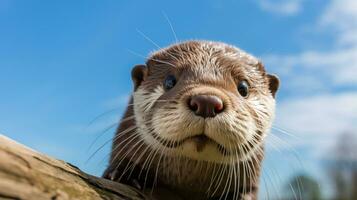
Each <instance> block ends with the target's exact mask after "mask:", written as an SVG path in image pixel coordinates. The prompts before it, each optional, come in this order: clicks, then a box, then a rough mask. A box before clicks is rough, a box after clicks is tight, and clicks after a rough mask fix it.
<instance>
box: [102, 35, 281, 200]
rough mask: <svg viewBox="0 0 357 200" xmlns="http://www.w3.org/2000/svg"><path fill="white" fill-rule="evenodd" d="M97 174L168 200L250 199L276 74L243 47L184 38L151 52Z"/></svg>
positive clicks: (270, 113) (272, 106)
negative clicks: (102, 168) (173, 197)
mask: <svg viewBox="0 0 357 200" xmlns="http://www.w3.org/2000/svg"><path fill="white" fill-rule="evenodd" d="M131 77H132V80H133V84H134V91H133V93H132V97H131V100H130V102H129V104H128V106H127V109H126V112H125V115H124V116H123V119H122V120H121V121H120V125H119V127H118V129H117V132H116V135H115V137H114V139H113V146H112V152H111V159H110V163H109V166H108V168H107V170H106V171H105V173H104V177H106V178H108V179H111V180H115V181H118V182H121V183H125V184H130V185H132V186H134V187H137V188H138V189H141V190H143V191H147V190H148V189H149V190H150V191H151V192H150V193H149V194H150V195H152V196H153V197H154V198H156V199H167V197H166V198H164V197H163V194H161V195H160V192H162V191H172V192H173V193H175V194H176V195H177V196H178V197H179V198H180V199H221V198H226V199H257V194H258V185H259V177H260V170H261V164H262V159H263V157H264V141H265V137H266V136H267V134H269V130H270V128H271V124H272V122H273V120H274V112H275V94H276V92H277V90H278V87H279V79H278V78H277V76H275V75H271V74H268V73H267V72H266V71H265V68H264V66H263V64H262V62H261V61H260V60H258V59H256V58H255V57H253V56H252V55H250V54H248V53H246V52H244V51H243V50H241V49H239V48H237V47H234V46H232V45H228V44H225V43H220V42H211V41H187V42H183V43H178V44H174V45H172V46H169V47H167V48H164V49H160V50H159V51H156V52H154V53H152V54H151V55H150V56H149V57H148V58H147V60H146V64H142V65H137V66H135V67H134V68H133V70H132V74H131Z"/></svg>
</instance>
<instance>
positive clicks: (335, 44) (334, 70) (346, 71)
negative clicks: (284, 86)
mask: <svg viewBox="0 0 357 200" xmlns="http://www.w3.org/2000/svg"><path fill="white" fill-rule="evenodd" d="M315 26H316V27H317V28H319V29H320V30H319V34H323V33H324V32H325V33H328V34H331V33H333V34H335V35H334V37H333V38H332V40H331V46H332V47H331V48H330V49H328V50H327V49H324V50H315V51H303V52H300V53H297V54H292V55H278V54H273V55H265V56H263V61H264V62H265V64H266V65H267V66H273V67H275V68H276V70H277V73H278V74H281V75H283V76H287V77H289V79H290V80H291V86H294V85H297V84H296V81H295V79H297V81H301V79H302V78H303V77H305V76H311V75H312V76H314V77H316V79H315V80H314V81H315V83H317V84H318V85H325V87H330V86H344V85H355V84H356V83H357V1H355V0H331V1H330V2H329V4H328V5H327V6H326V8H325V10H323V12H322V14H321V16H320V17H318V19H317V21H316V22H315ZM310 82H311V78H310V81H309V82H307V83H310ZM309 86H310V85H306V87H309Z"/></svg>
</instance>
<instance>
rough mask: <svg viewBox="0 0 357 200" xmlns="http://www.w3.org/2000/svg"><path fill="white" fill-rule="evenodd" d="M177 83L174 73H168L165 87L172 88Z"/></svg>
mask: <svg viewBox="0 0 357 200" xmlns="http://www.w3.org/2000/svg"><path fill="white" fill-rule="evenodd" d="M175 85H176V78H175V76H173V75H168V76H167V77H166V79H165V81H164V88H165V89H166V90H170V89H171V88H173V87H174V86H175Z"/></svg>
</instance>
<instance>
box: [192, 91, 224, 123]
mask: <svg viewBox="0 0 357 200" xmlns="http://www.w3.org/2000/svg"><path fill="white" fill-rule="evenodd" d="M189 107H190V109H191V110H192V111H193V112H194V113H195V115H197V116H201V117H203V118H206V117H215V116H216V115H217V114H218V113H220V112H222V111H223V102H222V100H221V99H220V98H218V97H217V96H211V95H196V96H193V97H191V99H190V100H189Z"/></svg>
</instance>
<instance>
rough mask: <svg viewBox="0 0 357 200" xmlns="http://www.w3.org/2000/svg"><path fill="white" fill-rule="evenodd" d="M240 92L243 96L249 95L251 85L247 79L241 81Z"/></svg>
mask: <svg viewBox="0 0 357 200" xmlns="http://www.w3.org/2000/svg"><path fill="white" fill-rule="evenodd" d="M238 92H239V94H240V95H241V96H242V97H246V96H248V92H249V85H248V82H247V81H241V82H239V84H238Z"/></svg>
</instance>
